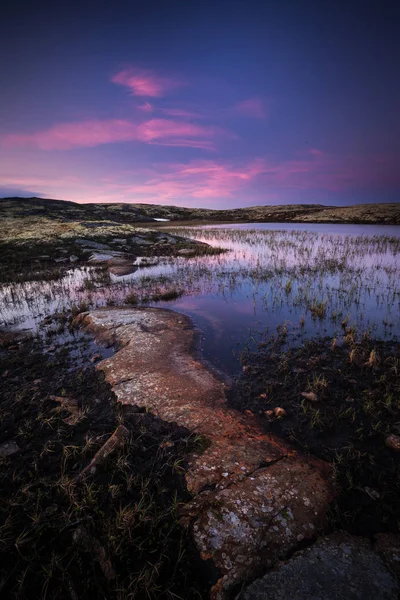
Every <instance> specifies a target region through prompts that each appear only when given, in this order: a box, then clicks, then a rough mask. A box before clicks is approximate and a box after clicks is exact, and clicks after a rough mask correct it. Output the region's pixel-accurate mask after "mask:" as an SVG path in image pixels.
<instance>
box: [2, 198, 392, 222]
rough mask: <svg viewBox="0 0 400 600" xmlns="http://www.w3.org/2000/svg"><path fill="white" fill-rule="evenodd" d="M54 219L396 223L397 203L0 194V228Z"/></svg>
mask: <svg viewBox="0 0 400 600" xmlns="http://www.w3.org/2000/svg"><path fill="white" fill-rule="evenodd" d="M43 218H44V219H45V220H46V221H57V222H58V223H72V222H80V223H81V224H83V225H86V226H87V227H96V226H97V225H99V226H102V225H100V223H102V224H103V226H105V224H106V222H109V223H110V224H111V223H118V224H133V223H145V222H147V223H149V222H155V221H156V220H157V219H168V220H169V221H209V222H214V221H215V222H232V221H233V222H244V223H246V222H271V223H273V222H275V223H293V222H300V223H304V222H307V223H364V224H379V223H380V224H393V225H399V224H400V203H390V204H357V205H353V206H344V207H338V206H323V205H321V204H288V205H275V206H251V207H248V208H236V209H225V210H213V209H205V208H184V207H179V206H164V205H157V204H122V203H121V204H78V203H77V202H69V201H64V200H52V199H42V198H3V199H0V219H1V221H2V225H3V227H5V228H6V229H7V224H8V226H12V229H15V226H16V225H17V223H16V221H18V220H20V219H22V220H23V221H24V223H25V225H26V226H28V224H30V223H33V222H36V223H37V222H38V220H41V219H43Z"/></svg>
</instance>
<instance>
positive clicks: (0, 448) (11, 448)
mask: <svg viewBox="0 0 400 600" xmlns="http://www.w3.org/2000/svg"><path fill="white" fill-rule="evenodd" d="M19 450H20V449H19V446H18V444H17V443H16V442H14V440H10V441H9V442H4V443H3V444H0V457H4V456H11V455H12V454H16V452H19Z"/></svg>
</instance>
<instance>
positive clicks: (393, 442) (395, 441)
mask: <svg viewBox="0 0 400 600" xmlns="http://www.w3.org/2000/svg"><path fill="white" fill-rule="evenodd" d="M385 444H386V446H387V447H388V448H390V449H391V450H394V451H395V452H400V435H395V434H394V433H392V434H391V435H388V436H387V438H386V439H385Z"/></svg>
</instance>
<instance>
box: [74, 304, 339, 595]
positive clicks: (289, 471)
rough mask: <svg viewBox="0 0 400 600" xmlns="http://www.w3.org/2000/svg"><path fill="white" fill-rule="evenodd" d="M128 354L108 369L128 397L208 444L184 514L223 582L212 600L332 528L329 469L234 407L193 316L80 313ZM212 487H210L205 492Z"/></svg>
mask: <svg viewBox="0 0 400 600" xmlns="http://www.w3.org/2000/svg"><path fill="white" fill-rule="evenodd" d="M76 322H77V323H80V324H82V325H83V326H86V327H87V328H89V329H90V330H91V331H93V332H94V333H95V336H96V337H97V339H99V340H101V341H102V342H107V341H108V343H114V344H116V345H117V346H118V347H119V348H120V350H119V351H118V352H116V353H115V354H114V355H113V356H112V357H110V358H107V359H105V360H103V361H101V362H100V363H98V365H97V368H100V369H102V370H103V371H104V373H105V376H106V379H107V380H108V382H109V383H110V384H111V385H112V389H113V391H114V393H115V394H116V396H117V398H118V400H119V401H120V402H122V403H125V404H132V405H137V406H139V407H145V408H147V409H149V410H151V411H152V412H153V413H155V414H156V415H158V416H160V417H161V418H162V419H163V420H165V421H168V422H176V423H177V424H178V425H180V426H183V427H186V428H188V429H189V430H190V431H196V434H200V435H202V436H204V437H205V438H206V440H207V441H208V446H207V448H206V449H205V450H203V451H200V450H199V451H198V452H194V453H192V454H191V455H190V456H188V457H187V460H188V469H187V472H186V483H187V487H188V489H189V491H190V492H191V493H192V494H193V495H194V498H193V501H192V502H191V503H189V504H188V505H187V506H186V507H185V510H183V511H182V514H181V519H182V524H184V525H185V526H188V527H191V530H192V531H193V536H194V539H195V542H196V544H197V547H198V548H199V550H200V551H201V554H202V557H203V558H204V559H208V558H211V559H212V560H213V561H214V564H215V565H216V567H217V568H218V569H219V571H220V574H221V579H220V580H219V582H218V584H217V585H216V586H215V587H214V589H213V592H212V597H213V598H215V599H222V598H226V597H228V595H229V594H230V593H231V590H232V587H233V586H234V585H236V584H238V583H240V582H241V581H243V580H244V579H246V578H247V577H251V576H252V575H253V576H254V575H255V574H256V572H257V570H258V569H259V568H260V566H261V565H265V564H268V565H271V566H272V565H273V564H275V563H276V561H277V560H278V559H279V557H280V556H281V554H282V552H289V551H291V550H293V549H294V548H296V546H297V544H298V543H299V540H300V539H301V540H303V539H310V538H313V537H314V536H315V535H316V534H317V533H318V531H319V530H320V529H321V528H322V527H323V526H324V524H325V512H326V509H327V507H328V505H329V502H330V501H331V499H332V498H333V488H332V484H331V481H330V470H329V467H328V465H327V464H326V463H323V462H322V461H317V460H310V459H306V458H304V457H302V456H300V455H298V454H297V452H296V451H295V450H294V449H293V448H291V447H290V446H287V445H286V444H284V443H283V442H282V441H281V440H280V439H278V438H276V437H274V436H273V435H268V434H266V433H265V432H263V430H262V429H261V427H260V426H259V425H258V423H257V420H256V419H255V417H254V416H248V415H244V414H242V413H239V412H236V411H235V410H233V409H230V408H229V407H228V406H227V404H226V398H225V392H224V385H223V383H222V382H221V381H219V380H218V379H217V378H216V376H215V375H214V374H212V373H211V372H210V371H208V370H207V369H206V367H205V366H204V365H203V364H202V363H200V362H199V361H198V360H196V359H195V358H194V357H193V354H192V348H193V342H194V331H193V328H192V327H191V323H190V321H189V320H188V319H187V318H186V317H184V316H183V315H180V314H177V313H173V312H172V311H164V310H160V309H149V308H146V309H103V310H95V311H92V312H90V313H86V314H84V315H81V316H78V317H77V319H76ZM203 490H204V491H203Z"/></svg>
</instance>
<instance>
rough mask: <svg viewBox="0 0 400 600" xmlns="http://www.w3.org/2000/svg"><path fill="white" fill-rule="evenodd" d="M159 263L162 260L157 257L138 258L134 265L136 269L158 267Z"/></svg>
mask: <svg viewBox="0 0 400 600" xmlns="http://www.w3.org/2000/svg"><path fill="white" fill-rule="evenodd" d="M159 262H160V259H159V258H158V257H157V256H154V257H150V256H137V257H136V259H135V261H134V263H133V264H134V265H135V267H154V266H156V265H158V263H159Z"/></svg>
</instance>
